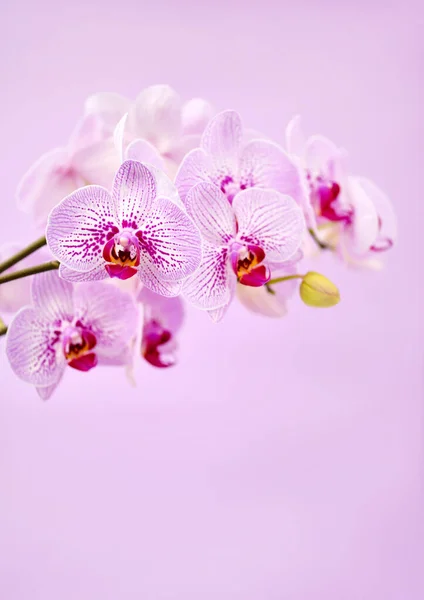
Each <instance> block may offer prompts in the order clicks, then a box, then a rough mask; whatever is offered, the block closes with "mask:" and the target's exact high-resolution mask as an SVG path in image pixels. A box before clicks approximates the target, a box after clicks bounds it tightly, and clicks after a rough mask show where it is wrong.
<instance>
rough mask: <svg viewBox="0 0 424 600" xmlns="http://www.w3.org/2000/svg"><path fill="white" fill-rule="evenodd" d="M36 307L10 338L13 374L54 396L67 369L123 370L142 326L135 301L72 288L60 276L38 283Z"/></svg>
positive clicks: (116, 293)
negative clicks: (103, 366)
mask: <svg viewBox="0 0 424 600" xmlns="http://www.w3.org/2000/svg"><path fill="white" fill-rule="evenodd" d="M31 296H32V303H33V305H32V307H26V308H22V309H21V310H20V311H19V312H18V313H17V314H16V315H15V317H14V319H13V320H12V322H11V324H10V326H9V330H8V333H7V340H6V353H7V356H8V359H9V362H10V365H11V367H12V369H13V371H14V372H15V373H16V375H17V376H18V377H20V378H21V379H22V380H23V381H26V382H27V383H30V384H32V385H35V386H36V388H37V391H38V393H39V395H40V396H41V398H43V399H47V398H49V397H50V396H51V394H52V393H53V391H54V390H55V388H56V387H57V385H58V383H59V381H60V380H61V378H62V376H63V373H64V371H65V368H66V367H67V366H69V367H72V368H74V369H77V370H79V371H89V370H91V369H92V368H93V367H95V366H96V365H97V364H101V363H102V362H104V363H105V364H108V365H113V364H116V365H121V364H123V357H125V356H127V352H126V349H127V346H128V344H129V342H130V340H131V338H132V337H133V335H134V330H135V328H136V326H137V318H138V313H137V308H136V306H135V303H134V301H133V299H132V298H131V297H130V296H129V295H128V294H125V293H124V292H122V291H120V290H118V289H117V288H116V287H114V286H110V285H105V284H102V283H89V284H86V285H80V286H76V287H73V285H72V284H71V283H69V282H67V281H63V280H62V279H60V278H59V277H58V275H57V273H56V272H49V273H42V274H40V275H37V277H34V278H33V280H32V285H31Z"/></svg>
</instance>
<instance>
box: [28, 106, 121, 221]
mask: <svg viewBox="0 0 424 600" xmlns="http://www.w3.org/2000/svg"><path fill="white" fill-rule="evenodd" d="M120 116H122V115H120ZM120 116H118V115H115V117H114V118H116V119H117V121H118V120H119V118H120ZM117 121H116V122H117ZM116 122H115V123H114V122H113V119H112V117H111V115H110V114H109V113H101V112H98V113H94V112H93V113H89V114H86V115H85V116H84V117H83V118H82V119H81V120H80V122H79V123H78V125H77V127H76V128H75V131H74V132H73V134H72V136H71V139H70V140H69V143H68V145H67V146H66V147H63V148H56V149H54V150H51V151H50V152H47V153H46V154H44V155H43V156H42V157H41V158H39V159H38V161H37V162H36V163H34V164H33V165H32V167H31V168H30V169H29V170H28V171H27V173H26V174H25V175H24V177H23V178H22V180H21V182H20V184H19V186H18V190H17V203H18V208H20V209H21V210H23V211H24V212H26V213H28V214H29V215H31V217H32V218H33V220H34V222H35V225H36V227H39V228H44V227H45V225H46V221H47V216H48V214H49V212H50V210H51V209H52V208H53V207H54V206H56V205H57V204H58V203H59V202H60V201H61V200H62V199H63V198H65V196H68V195H69V194H71V193H72V192H73V191H75V190H76V189H78V188H80V187H82V186H84V185H88V184H94V183H95V184H98V185H104V186H106V187H110V185H111V183H112V181H113V175H114V173H115V171H116V169H117V168H118V167H119V164H120V163H119V155H118V153H117V151H116V148H115V145H114V140H113V131H114V127H115V125H116Z"/></svg>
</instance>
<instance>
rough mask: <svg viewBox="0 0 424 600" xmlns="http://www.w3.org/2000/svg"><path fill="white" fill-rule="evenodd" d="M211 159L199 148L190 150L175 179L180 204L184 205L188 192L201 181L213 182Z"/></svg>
mask: <svg viewBox="0 0 424 600" xmlns="http://www.w3.org/2000/svg"><path fill="white" fill-rule="evenodd" d="M212 174H213V165H212V160H211V158H210V157H209V156H208V155H207V154H206V153H205V151H204V150H202V149H201V148H196V149H195V150H191V152H189V153H188V154H187V155H186V156H185V158H184V159H183V162H182V163H181V165H180V168H179V169H178V172H177V175H176V177H175V185H176V186H177V189H178V193H179V195H180V198H181V200H182V202H184V203H185V199H186V196H187V194H188V192H189V191H190V190H191V188H192V187H194V186H195V185H196V184H198V183H201V182H202V181H213V177H212Z"/></svg>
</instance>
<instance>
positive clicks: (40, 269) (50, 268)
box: [0, 260, 60, 284]
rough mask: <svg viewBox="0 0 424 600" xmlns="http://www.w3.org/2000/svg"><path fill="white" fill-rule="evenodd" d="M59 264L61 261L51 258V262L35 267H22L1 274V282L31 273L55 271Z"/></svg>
mask: <svg viewBox="0 0 424 600" xmlns="http://www.w3.org/2000/svg"><path fill="white" fill-rule="evenodd" d="M59 264H60V263H59V262H58V261H57V260H51V261H50V262H46V263H42V264H41V265H36V266H35V267H28V268H27V269H21V270H20V271H15V272H14V273H8V274H7V275H2V276H0V284H2V283H7V282H8V281H14V280H15V279H21V278H22V277H29V276H30V275H37V273H44V271H53V270H54V269H58V268H59Z"/></svg>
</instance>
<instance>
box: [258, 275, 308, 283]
mask: <svg viewBox="0 0 424 600" xmlns="http://www.w3.org/2000/svg"><path fill="white" fill-rule="evenodd" d="M304 277H305V276H304V275H298V274H296V275H286V276H285V277H276V278H275V279H270V280H269V281H268V283H267V284H266V285H274V283H281V282H282V281H290V279H303V278H304Z"/></svg>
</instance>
